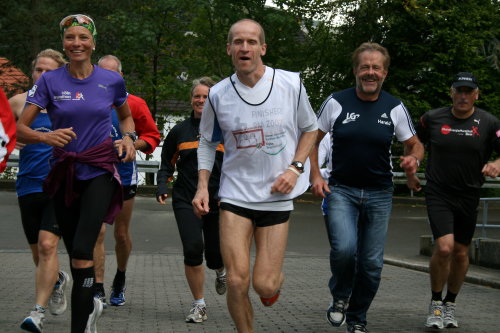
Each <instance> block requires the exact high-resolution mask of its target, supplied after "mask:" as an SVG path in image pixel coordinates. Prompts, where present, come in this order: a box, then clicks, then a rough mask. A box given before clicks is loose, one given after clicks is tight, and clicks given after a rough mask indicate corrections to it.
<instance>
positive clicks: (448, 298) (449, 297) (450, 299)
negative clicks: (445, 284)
mask: <svg viewBox="0 0 500 333" xmlns="http://www.w3.org/2000/svg"><path fill="white" fill-rule="evenodd" d="M455 298H457V294H454V293H452V292H450V291H449V290H448V291H447V292H446V296H445V297H444V300H443V303H446V302H450V303H455Z"/></svg>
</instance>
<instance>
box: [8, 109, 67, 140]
mask: <svg viewBox="0 0 500 333" xmlns="http://www.w3.org/2000/svg"><path fill="white" fill-rule="evenodd" d="M40 111H41V109H40V108H39V107H38V106H36V105H34V104H27V105H26V106H25V107H24V110H23V112H22V114H21V118H19V120H18V122H17V137H18V140H20V141H22V142H24V143H46V144H48V145H50V146H55V147H64V146H65V145H67V144H68V143H70V142H71V141H72V140H73V139H76V133H75V132H73V128H71V127H70V128H59V129H57V130H55V131H52V132H38V131H35V130H33V129H31V128H30V125H31V123H32V122H33V120H35V118H36V116H37V115H38V113H39V112H40Z"/></svg>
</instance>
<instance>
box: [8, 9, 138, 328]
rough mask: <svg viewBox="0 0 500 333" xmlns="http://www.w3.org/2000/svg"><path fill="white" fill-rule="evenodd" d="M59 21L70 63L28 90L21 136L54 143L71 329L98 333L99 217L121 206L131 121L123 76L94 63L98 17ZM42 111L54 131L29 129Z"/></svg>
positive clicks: (53, 174)
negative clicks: (115, 123) (116, 130)
mask: <svg viewBox="0 0 500 333" xmlns="http://www.w3.org/2000/svg"><path fill="white" fill-rule="evenodd" d="M59 26H60V29H61V37H62V41H63V50H64V52H65V54H66V56H67V57H68V59H69V63H68V64H67V65H66V66H64V67H61V68H59V69H56V70H54V71H50V72H47V73H45V74H44V75H43V76H42V77H41V78H40V79H39V80H38V81H37V82H36V83H35V85H34V86H33V88H32V89H31V90H30V91H29V92H28V98H27V100H26V102H27V104H26V107H25V109H24V111H23V114H22V116H21V118H20V120H19V124H18V136H19V137H20V138H22V141H23V142H25V143H40V142H42V143H46V144H49V145H51V146H53V147H54V149H53V155H52V158H51V171H50V173H49V175H48V177H47V179H46V181H45V183H44V191H46V192H47V193H48V194H49V195H50V196H51V197H52V198H53V202H54V210H55V214H56V219H57V223H58V224H59V228H60V230H61V234H62V237H63V240H64V244H65V245H66V249H67V251H68V254H69V257H70V259H71V274H72V276H73V280H74V283H73V290H72V299H71V332H72V333H76V332H78V333H80V332H96V323H97V319H98V318H99V316H100V314H101V312H102V303H101V302H100V300H98V299H95V298H94V297H93V296H94V290H93V289H94V277H95V273H94V262H93V249H94V245H95V242H96V239H97V236H98V234H99V230H100V229H101V224H102V221H107V220H110V219H113V218H114V214H115V213H116V212H118V211H119V209H120V208H121V204H122V198H121V190H119V189H120V187H119V186H120V181H119V176H118V173H117V171H116V167H115V164H116V163H117V162H118V161H119V158H121V159H122V160H123V161H131V160H133V159H134V158H135V149H134V145H133V139H134V138H135V134H134V122H133V120H132V116H131V114H130V109H129V106H128V104H127V101H126V100H127V93H126V89H125V83H124V81H123V79H122V78H121V76H120V75H119V74H117V73H113V72H110V71H104V70H102V69H100V68H99V67H97V66H95V65H93V64H92V62H91V56H92V53H93V51H94V50H95V46H96V39H95V38H96V35H97V32H96V28H95V24H94V21H93V20H92V19H91V18H90V17H88V16H86V15H82V14H76V15H70V16H67V17H65V18H64V19H62V21H61V23H60V24H59ZM113 107H115V108H116V110H117V113H118V118H119V119H120V128H121V130H122V131H123V132H124V133H123V136H124V139H123V140H122V143H121V144H120V145H119V146H118V149H117V150H118V154H117V152H116V150H115V148H114V147H113V143H112V141H111V139H110V138H109V131H110V128H111V111H112V108H113ZM42 109H47V113H48V115H49V117H50V120H51V122H52V126H53V131H52V132H46V133H41V132H36V131H33V130H32V129H31V128H30V127H29V126H30V124H31V123H32V121H33V120H34V118H35V117H36V115H37V114H38V113H39V112H40V110H42ZM42 324H43V323H42ZM34 331H35V332H37V330H34ZM39 331H41V328H40V330H39Z"/></svg>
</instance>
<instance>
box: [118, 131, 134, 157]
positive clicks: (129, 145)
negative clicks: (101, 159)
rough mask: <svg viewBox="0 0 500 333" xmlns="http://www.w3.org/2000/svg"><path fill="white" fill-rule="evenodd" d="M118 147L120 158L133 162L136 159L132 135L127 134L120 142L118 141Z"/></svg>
mask: <svg viewBox="0 0 500 333" xmlns="http://www.w3.org/2000/svg"><path fill="white" fill-rule="evenodd" d="M117 141H118V140H117ZM115 147H116V144H115ZM117 148H118V158H120V160H121V161H122V162H131V161H133V160H135V155H136V154H135V148H134V142H133V141H132V139H131V138H130V137H128V136H126V137H125V138H124V139H122V140H120V143H118V147H117Z"/></svg>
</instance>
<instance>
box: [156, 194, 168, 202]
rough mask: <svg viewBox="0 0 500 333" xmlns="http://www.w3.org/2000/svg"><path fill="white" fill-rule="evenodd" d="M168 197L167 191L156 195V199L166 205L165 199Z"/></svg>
mask: <svg viewBox="0 0 500 333" xmlns="http://www.w3.org/2000/svg"><path fill="white" fill-rule="evenodd" d="M167 198H168V194H167V193H164V194H160V195H157V196H156V201H158V202H159V203H160V204H161V205H165V204H166V202H165V200H167Z"/></svg>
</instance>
